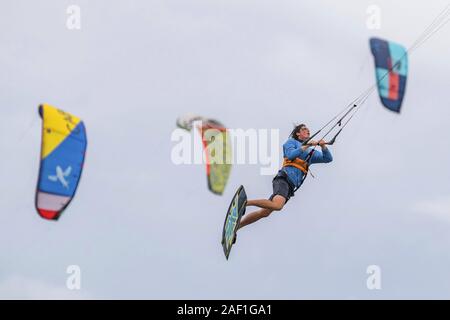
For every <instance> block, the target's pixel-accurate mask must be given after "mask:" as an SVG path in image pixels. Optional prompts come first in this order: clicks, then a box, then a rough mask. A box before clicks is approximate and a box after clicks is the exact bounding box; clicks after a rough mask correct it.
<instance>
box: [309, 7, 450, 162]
mask: <svg viewBox="0 0 450 320" xmlns="http://www.w3.org/2000/svg"><path fill="white" fill-rule="evenodd" d="M449 21H450V3H449V4H448V5H447V6H446V7H445V8H444V9H443V10H442V11H441V12H440V13H439V14H438V15H437V16H436V18H435V19H434V20H433V22H432V23H431V24H430V25H429V26H428V27H427V28H426V29H425V30H424V31H423V32H422V34H421V35H420V36H419V37H418V38H417V40H416V41H415V42H414V43H413V44H412V45H411V47H409V48H408V49H407V50H406V51H405V53H404V54H403V55H402V56H401V57H400V59H398V61H397V62H396V63H395V64H394V65H393V66H391V67H390V68H389V69H388V70H387V71H386V73H385V74H383V75H382V76H381V77H380V78H379V79H378V80H377V81H376V82H375V83H374V84H373V85H372V86H370V87H369V88H367V89H366V90H365V91H364V92H363V93H362V94H361V95H360V96H359V97H357V98H356V99H355V100H353V101H352V102H351V103H350V104H348V105H347V106H346V107H345V108H344V109H343V110H342V111H340V112H339V113H337V114H336V115H335V116H334V117H332V118H331V120H329V121H328V122H327V123H326V124H325V125H324V126H322V127H321V128H320V129H319V130H318V131H317V132H315V133H314V134H313V135H312V136H311V137H310V138H308V139H307V140H306V141H305V142H303V146H305V145H309V146H313V145H311V144H309V142H310V141H311V140H312V139H314V138H315V137H316V136H317V135H318V134H319V133H320V132H322V130H324V129H325V128H327V127H328V126H329V125H330V124H331V123H333V122H334V121H335V120H336V119H337V118H338V117H339V116H340V115H342V114H343V113H345V114H344V115H343V116H342V117H340V118H339V120H337V121H336V122H335V123H334V124H333V125H332V126H331V128H330V129H329V130H328V131H327V132H326V133H325V134H324V135H323V136H322V138H321V139H320V140H323V139H325V138H326V137H327V136H328V135H329V134H330V133H331V132H332V131H333V129H335V128H336V127H339V130H338V131H337V133H336V134H335V135H334V137H333V138H332V139H331V140H330V141H328V142H326V143H325V144H326V145H333V144H334V143H335V142H336V138H337V137H338V136H339V134H340V133H341V132H342V130H343V129H344V128H345V127H346V126H347V124H348V123H349V122H350V120H351V119H352V118H353V117H354V115H355V114H356V112H357V111H358V110H359V109H360V107H361V106H362V105H364V103H365V102H366V101H367V99H368V98H369V97H370V95H371V94H372V93H373V92H374V91H375V89H376V88H377V86H378V85H379V84H380V83H381V82H382V81H383V80H384V79H385V78H386V77H387V76H388V75H389V74H390V73H391V72H392V71H393V70H394V69H395V68H397V67H398V65H399V64H400V63H401V62H402V60H403V59H404V58H405V57H406V56H407V55H408V54H411V53H412V52H414V51H415V50H416V49H418V48H419V47H421V46H422V45H423V44H424V43H425V42H426V41H428V40H429V39H430V38H431V37H432V36H433V35H434V34H435V33H437V32H438V31H439V30H440V29H442V28H443V27H444V26H445V25H446V24H447V23H448V22H449ZM352 111H353V112H352ZM348 116H349V118H348V119H347V120H346V121H345V122H344V124H343V125H342V122H343V121H344V120H345V119H346V117H348ZM316 147H317V145H314V149H315V148H316ZM311 156H312V154H311ZM311 156H310V157H309V158H311Z"/></svg>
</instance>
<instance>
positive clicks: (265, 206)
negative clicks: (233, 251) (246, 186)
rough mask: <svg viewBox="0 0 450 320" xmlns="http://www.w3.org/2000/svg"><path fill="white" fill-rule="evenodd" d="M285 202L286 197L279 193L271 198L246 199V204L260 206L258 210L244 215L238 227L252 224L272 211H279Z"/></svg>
mask: <svg viewBox="0 0 450 320" xmlns="http://www.w3.org/2000/svg"><path fill="white" fill-rule="evenodd" d="M285 203H286V199H285V198H284V197H282V196H280V195H276V196H275V197H274V198H273V199H272V200H267V199H261V200H248V201H247V207H248V206H257V207H260V208H261V209H260V210H257V211H254V212H252V213H249V214H248V215H245V216H244V217H243V218H242V219H241V223H240V224H239V228H238V229H241V228H242V227H245V226H247V225H249V224H252V223H254V222H256V221H258V220H259V219H261V218H266V217H268V216H270V214H271V213H272V212H273V211H279V210H281V209H283V206H284V204H285Z"/></svg>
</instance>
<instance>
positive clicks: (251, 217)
mask: <svg viewBox="0 0 450 320" xmlns="http://www.w3.org/2000/svg"><path fill="white" fill-rule="evenodd" d="M272 211H273V210H270V209H259V210H258V211H254V212H252V213H249V214H247V215H245V216H244V217H243V218H242V219H241V223H240V224H239V227H238V230H239V229H241V228H243V227H245V226H246V225H249V224H251V223H253V222H256V221H258V220H259V219H261V218H265V217H268V216H269V215H270V214H271V213H272Z"/></svg>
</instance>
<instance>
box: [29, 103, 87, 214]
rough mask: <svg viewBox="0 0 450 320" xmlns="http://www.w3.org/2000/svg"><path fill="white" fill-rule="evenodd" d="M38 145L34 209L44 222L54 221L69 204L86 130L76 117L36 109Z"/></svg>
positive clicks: (48, 107)
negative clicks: (39, 160)
mask: <svg viewBox="0 0 450 320" xmlns="http://www.w3.org/2000/svg"><path fill="white" fill-rule="evenodd" d="M39 114H40V116H41V118H42V146H41V164H40V170H39V179H38V185H37V191H36V209H37V211H38V213H39V215H40V216H41V217H42V218H44V219H48V220H58V218H59V217H60V216H61V214H62V213H63V211H64V210H65V209H66V208H67V206H68V205H69V204H70V202H71V201H72V199H73V197H74V196H75V192H76V190H77V187H78V183H79V182H80V178H81V173H82V171H83V164H84V159H85V155H86V147H87V137H86V128H85V126H84V123H83V121H81V120H80V119H79V118H77V117H75V116H73V115H71V114H69V113H66V112H64V111H61V110H59V109H57V108H55V107H53V106H51V105H48V104H42V105H40V106H39Z"/></svg>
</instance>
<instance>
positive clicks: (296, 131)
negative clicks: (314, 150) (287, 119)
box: [289, 123, 306, 141]
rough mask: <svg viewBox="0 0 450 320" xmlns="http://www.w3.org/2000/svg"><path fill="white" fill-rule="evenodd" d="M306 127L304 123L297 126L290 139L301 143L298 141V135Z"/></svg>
mask: <svg viewBox="0 0 450 320" xmlns="http://www.w3.org/2000/svg"><path fill="white" fill-rule="evenodd" d="M304 127H306V124H304V123H302V124H299V125H296V126H295V128H294V130H292V132H291V135H290V136H289V137H291V138H293V139H295V140H297V141H300V140H298V137H297V133H298V132H300V130H301V129H302V128H304Z"/></svg>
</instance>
